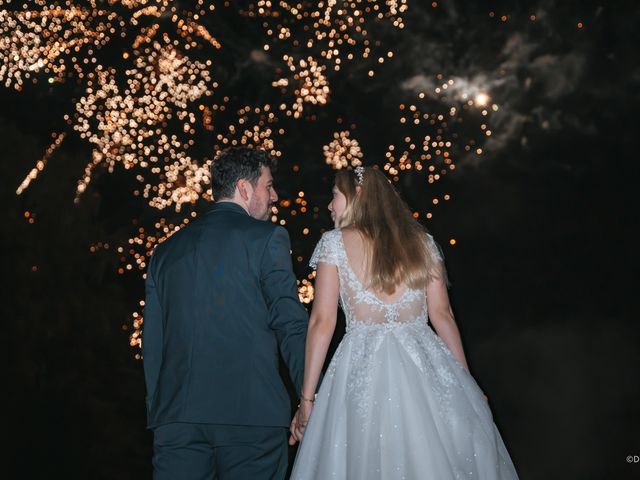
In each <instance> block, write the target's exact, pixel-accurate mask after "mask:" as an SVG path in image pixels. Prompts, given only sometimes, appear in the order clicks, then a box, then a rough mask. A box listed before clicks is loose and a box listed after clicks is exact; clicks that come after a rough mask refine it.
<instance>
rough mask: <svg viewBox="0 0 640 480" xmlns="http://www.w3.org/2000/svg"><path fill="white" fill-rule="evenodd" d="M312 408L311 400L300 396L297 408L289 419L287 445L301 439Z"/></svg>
mask: <svg viewBox="0 0 640 480" xmlns="http://www.w3.org/2000/svg"><path fill="white" fill-rule="evenodd" d="M312 410H313V400H311V399H309V398H304V397H301V398H300V405H298V410H297V411H296V414H295V415H294V416H293V420H291V428H290V429H289V430H290V432H291V435H290V436H289V445H295V444H296V442H299V441H300V440H302V436H303V435H304V431H305V429H306V428H307V422H308V421H309V416H310V415H311V411H312Z"/></svg>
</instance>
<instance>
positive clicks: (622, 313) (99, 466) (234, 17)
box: [0, 0, 640, 480]
mask: <svg viewBox="0 0 640 480" xmlns="http://www.w3.org/2000/svg"><path fill="white" fill-rule="evenodd" d="M20 3H21V2H15V1H14V2H13V4H20ZM42 3H44V2H42ZM50 3H53V2H50ZM75 3H76V4H79V5H84V6H86V5H87V4H88V3H89V2H80V1H78V2H75ZM98 3H101V2H98ZM104 3H105V4H106V3H107V2H104ZM140 3H145V2H140ZM149 3H153V2H149ZM174 3H175V4H176V5H178V7H177V8H178V11H183V10H184V11H188V10H189V9H190V7H189V5H190V2H186V1H184V2H174ZM194 3H195V2H194ZM251 3H252V2H231V5H230V6H224V5H220V6H219V8H218V9H217V10H216V12H214V14H212V15H210V16H207V17H206V18H204V19H202V24H203V25H205V26H206V27H207V28H208V29H209V31H211V32H212V33H213V34H214V36H215V37H216V39H217V40H218V41H219V42H220V44H221V45H222V48H220V49H219V50H215V49H212V48H211V47H210V46H209V48H201V49H196V53H194V56H197V58H198V59H200V61H204V60H205V59H207V58H212V59H213V65H212V67H211V69H210V72H211V76H212V78H213V80H215V81H216V82H217V85H218V87H217V88H216V89H215V90H214V93H212V94H211V95H209V96H207V97H205V98H201V99H199V100H198V101H197V102H194V107H193V109H194V111H195V110H196V107H197V105H198V104H207V105H213V104H218V105H221V104H223V103H224V104H226V105H227V113H224V114H223V113H222V112H220V113H216V114H215V115H214V116H213V125H214V129H213V130H207V129H205V128H200V129H196V132H195V133H194V134H193V135H192V137H191V138H193V139H194V146H193V148H192V149H191V150H190V155H192V156H193V157H194V158H195V159H196V160H198V161H204V160H205V159H207V158H209V159H210V158H211V157H212V156H213V152H214V150H215V149H216V148H218V147H220V142H219V141H217V140H216V137H215V135H217V134H218V133H220V132H223V133H224V132H227V131H228V130H227V125H228V124H229V122H231V121H232V120H231V118H232V114H231V112H235V111H237V109H238V108H240V107H241V106H244V105H252V106H253V105H265V104H272V105H278V104H279V103H280V102H281V101H285V102H288V103H291V101H292V99H293V98H294V97H293V96H292V93H291V92H290V91H287V92H285V91H284V89H280V88H276V87H274V86H272V82H273V81H274V79H275V78H278V76H279V75H281V74H282V72H283V71H284V70H286V64H283V62H282V60H281V57H282V54H283V53H286V52H289V54H292V55H294V54H295V55H299V56H306V55H307V54H308V53H309V52H307V51H306V50H304V49H303V48H301V47H299V46H295V45H294V46H292V45H291V44H287V43H286V42H281V43H278V42H274V41H272V40H271V39H269V38H268V36H267V35H265V32H264V28H263V26H262V25H261V24H260V21H259V20H257V19H256V18H254V17H251V16H249V15H246V14H245V15H242V14H240V13H239V12H240V11H241V10H244V11H249V6H250V4H251ZM5 4H7V2H6V1H5V2H0V9H5V8H8V7H7V6H6V5H5ZM13 4H12V7H11V9H13V8H15V7H16V6H15V5H13ZM408 6H409V8H408V11H407V12H405V13H404V14H403V15H402V18H403V20H404V28H402V29H399V28H394V27H393V26H391V25H390V24H388V23H385V22H383V21H380V22H372V23H371V25H370V28H369V35H368V38H369V39H370V40H371V42H372V44H375V42H379V45H378V44H375V49H377V51H379V52H383V53H385V54H386V52H387V51H391V50H392V51H393V56H392V57H386V60H385V61H384V63H382V64H379V63H378V62H376V59H377V58H378V55H377V54H376V55H372V57H371V58H368V59H362V58H360V59H359V58H356V59H354V60H353V61H351V62H346V61H345V62H344V63H343V65H342V68H341V69H340V71H338V72H335V71H329V70H328V71H327V73H326V76H327V78H328V80H329V87H330V94H329V101H328V103H327V104H326V105H307V104H305V105H304V109H305V110H304V114H303V116H302V118H300V119H293V118H282V119H281V120H280V122H279V124H278V126H279V127H283V128H284V130H285V132H284V134H282V135H278V136H277V138H274V142H275V143H276V148H277V149H278V150H279V151H280V152H281V153H282V154H281V157H280V162H279V169H278V171H277V172H276V175H275V176H276V189H277V190H278V192H279V194H280V198H281V200H289V201H290V202H291V203H292V204H295V199H296V198H299V192H304V199H305V200H306V201H308V203H309V213H308V214H304V215H303V214H300V213H299V214H298V215H296V216H293V215H291V210H290V209H287V208H280V207H279V217H278V221H279V220H280V219H285V220H286V225H285V227H286V228H287V229H288V230H289V233H290V236H291V239H292V247H293V260H294V267H295V270H296V274H297V275H298V278H300V279H304V278H306V276H307V275H308V274H309V270H308V269H307V268H306V262H307V260H308V258H309V256H310V254H311V251H312V250H313V247H314V245H315V242H317V240H318V239H319V237H320V235H321V233H322V231H324V230H326V229H329V228H331V222H330V219H329V215H328V211H327V210H326V204H327V203H328V202H329V198H330V190H331V186H332V177H333V170H332V168H331V166H329V165H327V164H326V163H325V161H324V158H323V154H322V152H323V146H324V145H327V144H328V143H329V142H330V141H331V140H332V138H333V134H334V132H340V131H345V130H348V131H350V134H351V137H352V138H355V139H357V141H358V142H359V145H360V147H361V150H362V152H363V157H362V161H363V163H364V164H365V165H379V166H380V167H381V168H382V167H383V166H384V164H385V161H386V158H385V153H387V152H388V146H389V145H396V146H399V145H401V144H402V143H403V138H404V137H405V136H406V135H412V136H415V137H417V135H418V134H419V132H422V136H424V135H425V134H435V133H433V132H435V128H436V127H437V125H436V127H432V126H429V125H420V126H409V125H407V124H402V123H400V122H399V118H400V116H402V114H403V113H402V112H403V110H401V109H400V108H399V105H401V104H402V105H404V106H405V110H408V109H409V105H411V104H414V103H415V104H416V105H418V106H419V108H422V109H424V110H426V111H431V112H440V111H442V112H445V113H447V112H449V109H450V107H451V105H454V104H455V105H459V106H460V105H462V104H464V103H465V102H464V101H463V100H462V99H461V98H462V95H464V94H465V93H466V94H468V95H469V96H470V98H472V99H473V98H476V99H477V98H478V97H477V95H478V94H484V95H487V96H488V98H489V102H488V106H489V105H492V104H495V105H496V106H497V107H498V108H497V109H495V110H491V109H490V110H491V111H490V112H489V115H487V118H488V120H486V123H487V124H488V128H490V130H491V136H487V135H485V134H484V133H483V129H481V127H480V125H481V124H482V123H483V122H485V120H483V117H482V115H480V113H479V111H480V110H481V109H479V108H475V107H473V108H469V109H467V110H463V109H462V108H461V107H460V115H459V116H460V118H462V119H463V120H464V121H463V122H462V123H461V124H460V125H458V126H455V129H454V126H453V125H450V130H446V131H445V134H446V133H447V132H449V133H451V134H452V135H453V133H456V136H452V137H451V138H452V139H453V140H452V141H453V145H452V147H451V150H450V151H451V156H452V157H453V158H454V160H455V166H456V168H455V170H449V173H447V174H446V175H443V178H441V179H440V180H439V181H437V182H435V183H428V182H427V174H426V173H425V172H416V171H415V170H414V171H411V172H404V173H402V174H400V175H398V181H397V183H396V185H397V187H398V190H399V191H400V192H401V194H402V195H403V197H404V198H405V199H406V201H407V202H408V204H409V205H410V206H411V208H412V209H414V210H415V211H416V212H418V213H419V217H420V219H421V221H422V222H423V223H424V224H425V226H426V227H427V228H428V229H429V231H431V232H432V233H433V235H434V237H435V239H436V240H437V241H438V242H439V243H440V245H441V246H442V248H443V250H444V253H445V261H446V265H447V268H448V273H449V277H450V280H451V290H450V295H451V298H452V303H453V306H454V311H455V313H456V318H457V321H458V324H459V327H460V330H461V333H462V336H463V343H464V345H465V350H466V354H467V358H468V361H469V365H470V368H471V371H472V374H473V375H474V377H475V378H476V379H477V381H478V383H479V384H480V386H481V387H482V388H483V390H484V391H485V393H486V394H487V395H488V397H489V402H490V405H491V408H492V411H493V413H494V418H495V421H496V424H497V425H498V428H499V430H500V432H501V434H502V436H503V438H504V441H505V443H506V445H507V448H508V449H509V451H510V454H511V456H512V458H513V461H514V464H515V466H516V468H517V470H518V472H519V474H520V476H521V478H523V479H556V478H558V479H581V480H582V479H603V478H615V479H626V478H629V479H632V478H640V463H636V464H629V463H627V461H626V458H627V456H629V455H640V437H639V436H638V428H639V426H640V408H639V407H638V405H640V381H639V379H638V377H639V375H638V366H639V365H640V348H639V345H640V327H639V326H638V321H637V319H638V316H637V314H635V315H634V314H633V313H632V307H636V306H637V298H638V297H637V294H636V292H635V291H634V290H635V288H634V287H635V286H636V285H637V280H636V279H635V276H636V272H637V267H636V263H637V262H636V261H635V260H636V252H635V248H634V247H635V243H636V242H635V237H633V236H632V234H631V232H632V226H634V224H636V223H637V208H634V207H632V198H633V199H634V200H635V198H634V197H632V191H637V187H636V184H637V182H638V178H639V177H638V175H637V174H638V168H637V164H636V162H635V160H636V151H637V149H638V145H637V142H638V131H640V130H639V129H638V122H637V115H638V111H639V108H640V89H639V87H640V67H639V64H638V61H637V46H638V45H640V38H639V37H640V34H639V33H638V32H639V30H638V27H637V25H638V22H639V21H640V15H639V13H640V6H638V5H635V4H633V3H632V2H595V1H585V2H560V1H553V0H546V1H537V2H535V1H531V2H506V1H504V2H461V1H443V2H437V3H436V2H434V3H433V4H432V3H431V2H427V1H422V2H417V1H411V0H410V1H409V2H408ZM7 11H9V10H7ZM117 11H118V13H119V14H120V15H125V16H126V15H127V12H129V11H128V10H127V8H125V7H122V6H121V7H120V8H119V10H117ZM159 22H160V30H161V31H163V32H164V31H166V32H167V34H168V35H172V34H173V33H172V32H175V29H173V27H171V25H173V24H171V22H170V21H168V20H167V19H166V18H164V17H162V18H160V20H159ZM3 32H4V33H3V35H7V33H6V31H3ZM137 32H138V31H137V30H135V31H133V32H130V33H128V36H125V37H124V38H117V39H115V40H113V41H112V42H111V43H107V44H106V45H105V46H103V47H102V48H101V49H100V51H99V52H98V53H96V58H97V59H98V62H97V63H98V64H103V65H110V66H113V67H114V68H115V69H116V71H117V72H119V73H118V75H120V74H121V72H122V71H124V70H125V69H126V68H130V66H128V64H127V63H125V60H123V56H122V53H123V52H129V54H131V53H132V52H133V50H132V49H131V47H130V45H131V42H132V38H135V36H136V34H137ZM265 43H268V44H270V45H271V49H270V50H268V51H265V50H264V49H263V45H264V44H265ZM1 48H4V47H1V44H0V52H2V55H3V57H4V60H3V61H6V57H5V53H4V51H3V50H1ZM283 65H284V68H283ZM370 70H374V72H375V73H374V75H373V76H370V75H369V73H368V72H369V71H370ZM438 75H440V77H439V76H438ZM33 77H35V78H36V79H37V82H36V83H34V82H32V81H31V79H29V80H27V81H25V83H24V85H22V87H21V91H17V90H16V89H15V88H14V85H10V86H8V87H6V88H5V86H3V87H2V88H1V89H0V139H1V143H0V145H1V149H2V156H3V158H4V162H3V164H4V165H5V173H4V174H3V175H2V182H1V183H0V185H1V188H0V195H1V196H2V198H1V199H0V208H2V209H3V212H2V215H3V218H4V219H5V220H4V224H3V231H2V251H3V252H4V255H3V257H4V260H3V262H2V263H3V268H4V271H5V275H4V282H3V285H4V287H3V288H2V289H0V292H1V295H2V301H1V304H2V306H3V315H2V316H3V318H4V324H5V328H4V330H3V336H2V339H3V344H4V348H3V350H4V351H5V352H7V355H6V361H5V364H6V365H7V366H8V368H7V370H8V372H7V374H6V375H5V378H7V379H8V385H7V387H6V389H5V392H6V393H5V397H6V398H7V401H8V405H7V406H5V422H7V423H8V428H7V429H6V430H5V431H6V432H7V435H6V437H5V440H6V442H8V444H9V446H8V450H7V458H8V463H9V469H8V471H9V472H12V473H11V475H10V476H9V477H7V478H45V477H46V478H96V479H102V478H105V479H112V478H118V479H126V478H150V475H151V466H150V458H151V434H150V432H148V431H146V430H145V410H144V395H145V393H144V381H143V375H142V364H141V362H140V361H139V360H137V359H136V358H135V355H136V354H137V353H139V352H138V349H137V348H132V347H131V346H130V345H129V338H130V335H131V334H132V331H133V325H132V321H133V318H132V312H134V311H136V312H140V311H141V309H140V306H139V303H138V302H139V301H140V300H141V299H142V298H143V294H144V293H143V292H144V282H143V279H142V273H143V272H142V271H140V270H138V269H137V268H136V267H135V265H134V267H133V268H132V270H131V271H128V270H126V267H125V265H126V264H127V263H129V262H130V261H131V260H130V259H129V258H125V259H124V260H123V259H122V258H121V257H122V255H120V254H119V253H117V251H116V249H117V246H118V245H125V246H126V245H127V242H128V239H129V238H131V237H133V236H135V235H136V234H137V231H138V228H141V227H144V228H145V229H146V230H147V231H148V230H149V225H153V223H154V222H156V221H158V219H160V218H166V219H167V221H171V222H174V223H175V222H177V223H179V222H180V221H181V219H183V218H185V216H187V215H190V214H191V212H196V214H197V212H202V211H203V210H204V209H205V208H207V203H208V202H207V200H206V199H205V198H200V199H198V200H197V202H194V203H193V204H191V203H187V204H185V205H183V206H182V211H181V212H179V213H177V212H175V209H174V207H173V206H169V207H167V208H166V209H165V210H164V211H159V210H158V209H157V208H153V207H151V206H149V205H148V200H146V199H144V198H142V196H141V195H134V194H133V192H134V191H135V190H138V191H142V189H143V187H142V186H141V184H140V182H139V181H138V180H136V178H135V177H136V175H138V174H140V172H141V171H142V170H141V167H140V165H136V166H134V167H133V168H131V169H125V168H123V165H122V164H118V163H116V164H115V166H114V168H113V171H112V172H109V171H108V169H107V168H105V167H104V165H99V166H97V167H96V169H95V170H94V173H93V178H92V180H91V183H90V184H89V186H88V187H87V189H86V191H85V192H84V193H82V195H80V196H79V201H77V202H75V201H74V199H75V198H76V188H77V185H78V179H79V178H81V177H82V176H83V172H84V169H85V166H86V165H87V163H89V162H90V161H91V158H92V150H93V149H94V147H95V145H93V144H92V143H91V142H89V141H87V140H86V139H83V138H81V137H80V135H79V134H78V132H77V131H74V129H73V127H72V125H71V124H70V123H68V122H66V121H65V115H70V117H71V118H73V115H74V108H75V107H74V105H75V104H76V101H77V100H78V99H79V98H80V97H82V96H83V95H84V94H85V93H84V92H85V90H86V88H87V83H86V79H85V80H82V79H80V78H78V75H72V76H71V77H69V78H66V79H65V81H55V82H52V83H49V82H48V81H47V79H48V75H47V73H45V72H41V73H38V74H35V75H33ZM116 77H117V75H116ZM0 78H2V77H0ZM117 78H119V77H117ZM448 79H452V80H454V83H453V84H452V86H451V87H450V90H449V93H447V95H448V96H447V97H445V98H443V96H442V95H440V96H439V95H434V94H433V93H432V92H434V88H437V87H438V85H440V83H441V82H445V81H447V80H448ZM2 80H3V85H4V82H5V80H6V78H2ZM420 92H427V93H428V95H427V98H426V99H424V100H423V101H422V102H421V101H420V99H419V97H418V95H419V93H420ZM225 97H226V98H227V100H223V99H224V98H225ZM487 108H489V107H487ZM283 117H284V115H283ZM196 123H199V124H200V125H202V123H201V122H200V119H198V120H197V121H196ZM409 123H410V122H409ZM172 128H174V125H173V124H171V123H170V124H169V125H168V126H167V127H166V130H167V132H168V133H172V130H171V129H172ZM430 129H431V130H430ZM52 132H56V133H60V132H66V138H65V139H64V141H63V142H62V143H61V145H60V147H59V148H58V149H57V150H56V151H55V153H53V155H52V156H51V157H50V158H49V160H48V162H47V164H46V166H45V168H44V170H43V171H42V172H41V173H40V175H39V176H38V178H37V179H35V180H34V181H33V182H32V183H31V185H30V186H29V187H28V188H27V189H26V190H25V191H24V192H23V193H21V194H20V195H17V194H16V189H17V188H18V186H19V185H20V184H21V182H22V181H23V179H24V178H25V176H26V175H27V174H28V173H29V171H30V170H31V169H32V168H33V167H34V165H35V164H36V162H37V161H38V160H39V159H41V158H42V157H43V154H44V152H45V151H46V149H47V148H48V147H49V145H50V144H51V141H52V137H51V133H52ZM416 132H418V133H416ZM178 134H180V132H178ZM412 138H413V137H412ZM471 138H472V139H474V140H475V141H476V143H475V144H474V146H473V148H471V149H470V150H469V151H466V150H465V149H464V148H463V147H464V145H465V144H466V143H467V141H468V139H471ZM476 148H481V149H482V154H480V155H479V154H477V153H476V152H475V150H476ZM425 164H426V163H425ZM438 165H440V164H438ZM438 168H440V167H438ZM145 175H147V176H146V179H145V182H148V183H153V178H152V176H151V175H148V172H147V173H145ZM156 180H157V179H156ZM157 183H158V182H157V181H156V184H157ZM444 195H449V197H448V198H449V199H448V200H446V201H445V200H443V198H444ZM433 198H439V199H440V201H439V202H438V204H437V205H434V204H433V201H432V199H433ZM636 203H637V202H635V201H634V202H633V204H634V205H635V204H636ZM313 207H318V211H314V210H313ZM427 213H431V216H430V218H429V217H427ZM304 228H308V229H309V231H308V233H307V234H303V229H304ZM105 244H108V245H109V246H108V247H107V248H105ZM632 244H633V246H632ZM119 269H122V270H123V271H124V273H119ZM339 333H340V332H338V333H337V335H336V339H335V340H336V341H338V340H339ZM5 449H6V448H5Z"/></svg>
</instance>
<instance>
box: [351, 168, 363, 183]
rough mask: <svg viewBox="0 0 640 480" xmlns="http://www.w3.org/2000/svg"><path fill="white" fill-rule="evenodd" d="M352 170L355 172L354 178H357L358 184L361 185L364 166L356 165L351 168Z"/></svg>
mask: <svg viewBox="0 0 640 480" xmlns="http://www.w3.org/2000/svg"><path fill="white" fill-rule="evenodd" d="M353 172H354V173H355V174H356V178H357V179H358V185H360V186H362V184H363V183H364V167H356V168H354V169H353Z"/></svg>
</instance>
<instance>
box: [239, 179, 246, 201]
mask: <svg viewBox="0 0 640 480" xmlns="http://www.w3.org/2000/svg"><path fill="white" fill-rule="evenodd" d="M236 188H237V189H238V192H239V193H240V197H241V198H242V199H243V200H244V201H245V202H248V201H249V194H248V193H247V181H246V180H245V179H240V180H238V183H236Z"/></svg>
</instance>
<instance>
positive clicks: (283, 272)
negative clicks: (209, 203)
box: [261, 227, 309, 392]
mask: <svg viewBox="0 0 640 480" xmlns="http://www.w3.org/2000/svg"><path fill="white" fill-rule="evenodd" d="M261 272H262V274H261V286H262V292H263V295H264V298H265V300H266V302H267V307H268V308H269V325H270V327H271V329H272V330H273V331H274V332H275V334H276V338H277V340H278V345H279V347H280V353H281V355H282V357H283V359H284V362H285V364H286V365H287V368H288V369H289V373H290V375H291V379H292V381H293V383H294V385H295V387H296V390H297V392H300V391H301V390H302V378H303V375H304V349H305V340H306V336H307V324H308V320H309V318H308V315H307V310H306V309H305V308H304V307H303V306H302V304H301V303H300V299H299V297H298V288H297V286H296V277H295V275H294V273H293V267H292V265H291V243H290V241H289V234H288V233H287V231H286V230H285V229H284V228H282V227H278V228H276V229H275V230H274V232H273V234H272V235H271V237H270V238H269V240H268V242H267V245H266V248H265V251H264V254H263V256H262V261H261Z"/></svg>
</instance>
